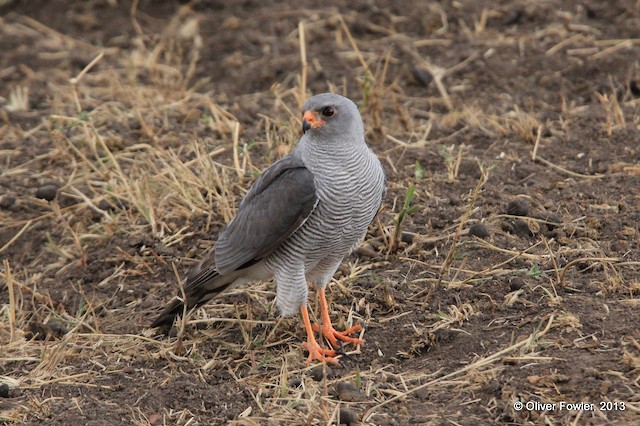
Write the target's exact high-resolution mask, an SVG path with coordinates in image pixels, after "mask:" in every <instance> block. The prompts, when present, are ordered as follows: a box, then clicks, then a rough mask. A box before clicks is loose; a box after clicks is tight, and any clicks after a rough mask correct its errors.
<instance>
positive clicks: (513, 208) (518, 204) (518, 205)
mask: <svg viewBox="0 0 640 426" xmlns="http://www.w3.org/2000/svg"><path fill="white" fill-rule="evenodd" d="M507 214H510V215H513V216H528V215H529V203H527V202H526V201H524V200H513V201H510V202H509V204H507Z"/></svg>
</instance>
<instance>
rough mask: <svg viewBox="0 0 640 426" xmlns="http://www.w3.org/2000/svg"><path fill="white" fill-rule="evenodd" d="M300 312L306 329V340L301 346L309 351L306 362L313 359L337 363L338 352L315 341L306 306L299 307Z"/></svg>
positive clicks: (308, 362)
mask: <svg viewBox="0 0 640 426" xmlns="http://www.w3.org/2000/svg"><path fill="white" fill-rule="evenodd" d="M300 312H301V313H302V320H303V322H304V325H305V328H306V329H307V341H306V342H304V343H303V344H302V347H303V348H304V349H306V350H307V351H308V352H309V357H308V358H307V364H310V363H311V362H312V361H314V360H315V361H320V362H326V363H329V364H332V365H338V364H339V363H338V360H337V359H336V358H335V357H336V356H337V355H338V352H337V351H335V350H333V349H324V348H322V347H320V345H319V344H318V342H317V341H316V338H315V337H314V335H313V326H312V325H311V321H309V313H308V312H307V307H306V306H303V307H302V308H300Z"/></svg>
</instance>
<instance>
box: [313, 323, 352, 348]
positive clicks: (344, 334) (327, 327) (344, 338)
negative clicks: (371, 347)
mask: <svg viewBox="0 0 640 426" xmlns="http://www.w3.org/2000/svg"><path fill="white" fill-rule="evenodd" d="M312 327H313V331H315V332H316V333H322V335H323V336H324V338H325V339H327V341H329V343H331V346H333V347H334V348H340V347H341V344H340V343H339V342H338V340H340V341H341V342H346V343H353V344H354V345H362V344H363V343H364V340H362V339H358V338H355V337H349V335H350V334H353V333H355V332H357V331H360V330H362V326H361V325H360V324H357V325H354V326H353V327H350V328H349V329H347V330H345V331H338V330H336V329H335V328H333V325H331V323H330V322H328V323H323V324H322V327H320V326H319V325H318V324H313V325H312Z"/></svg>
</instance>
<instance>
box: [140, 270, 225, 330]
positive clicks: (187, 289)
mask: <svg viewBox="0 0 640 426" xmlns="http://www.w3.org/2000/svg"><path fill="white" fill-rule="evenodd" d="M200 266H201V265H198V266H196V268H194V269H193V270H192V271H191V273H190V274H189V276H188V277H187V281H186V283H185V286H184V295H185V296H186V305H187V312H189V311H191V310H192V309H195V308H198V307H200V306H202V305H204V304H205V303H207V302H208V301H210V300H211V299H213V298H214V297H216V296H217V295H219V294H220V293H222V292H223V291H225V290H226V289H227V288H229V287H230V286H231V284H233V282H234V281H235V280H236V278H237V276H236V274H233V273H232V274H229V275H220V274H218V272H217V271H216V270H215V269H213V268H211V267H209V268H204V269H201V268H200ZM184 302H185V301H184V300H182V299H181V298H178V299H174V300H173V301H172V302H171V303H169V305H167V307H166V308H165V309H164V310H163V311H162V313H161V314H160V315H159V316H158V318H156V320H155V321H154V322H153V323H152V324H151V327H152V328H153V327H170V326H171V325H172V324H173V321H174V320H175V318H176V317H177V316H178V315H182V314H183V313H184V312H185V308H184V306H185V303H184Z"/></svg>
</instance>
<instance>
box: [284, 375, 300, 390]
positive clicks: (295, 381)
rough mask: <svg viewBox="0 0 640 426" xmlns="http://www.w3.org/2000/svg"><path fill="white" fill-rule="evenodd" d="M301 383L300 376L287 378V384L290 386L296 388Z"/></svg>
mask: <svg viewBox="0 0 640 426" xmlns="http://www.w3.org/2000/svg"><path fill="white" fill-rule="evenodd" d="M301 384H302V380H301V379H300V377H292V378H291V379H289V382H288V383H287V386H289V387H290V388H297V387H300V385H301Z"/></svg>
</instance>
